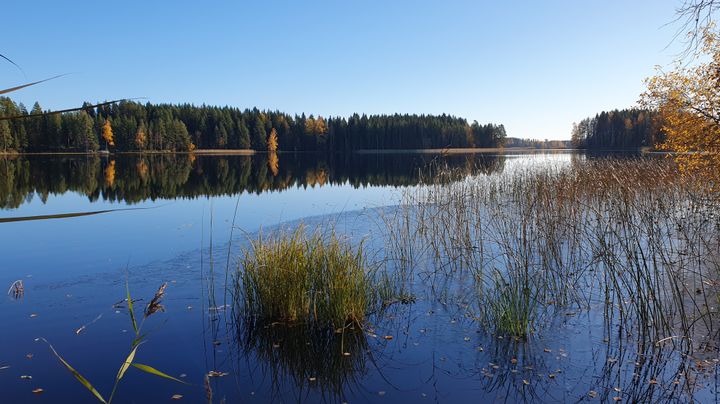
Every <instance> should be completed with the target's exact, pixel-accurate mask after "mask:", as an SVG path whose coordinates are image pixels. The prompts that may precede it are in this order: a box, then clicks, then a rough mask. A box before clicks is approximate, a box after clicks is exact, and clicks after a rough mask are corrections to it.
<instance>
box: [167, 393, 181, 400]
mask: <svg viewBox="0 0 720 404" xmlns="http://www.w3.org/2000/svg"><path fill="white" fill-rule="evenodd" d="M182 398H183V396H182V394H173V396H172V397H170V399H172V400H182Z"/></svg>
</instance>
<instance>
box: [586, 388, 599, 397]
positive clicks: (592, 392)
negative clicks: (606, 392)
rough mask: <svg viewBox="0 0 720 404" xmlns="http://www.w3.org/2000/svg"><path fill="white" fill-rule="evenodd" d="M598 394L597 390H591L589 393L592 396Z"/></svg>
mask: <svg viewBox="0 0 720 404" xmlns="http://www.w3.org/2000/svg"><path fill="white" fill-rule="evenodd" d="M597 395H598V393H597V391H595V390H590V392H589V393H588V396H590V397H592V398H595V397H597Z"/></svg>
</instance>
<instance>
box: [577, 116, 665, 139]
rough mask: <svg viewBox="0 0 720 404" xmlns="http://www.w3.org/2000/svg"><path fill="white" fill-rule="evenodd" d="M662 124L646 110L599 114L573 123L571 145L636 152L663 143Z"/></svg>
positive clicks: (658, 118) (657, 117)
mask: <svg viewBox="0 0 720 404" xmlns="http://www.w3.org/2000/svg"><path fill="white" fill-rule="evenodd" d="M661 128H662V122H661V119H660V116H659V114H658V113H657V112H655V111H653V110H649V109H637V108H632V109H622V110H617V109H616V110H613V111H602V112H600V113H599V114H597V115H595V116H594V117H589V118H585V119H583V120H581V121H580V122H578V123H573V128H572V133H571V142H572V145H573V147H576V148H579V149H639V148H641V147H655V146H656V145H658V144H660V143H662V142H663V141H664V136H663V133H662V131H661Z"/></svg>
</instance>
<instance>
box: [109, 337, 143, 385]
mask: <svg viewBox="0 0 720 404" xmlns="http://www.w3.org/2000/svg"><path fill="white" fill-rule="evenodd" d="M138 348H140V345H136V346H135V348H133V350H132V351H130V355H128V357H127V359H125V362H123V364H122V366H120V370H118V374H117V377H116V378H115V380H118V381H119V380H120V379H122V378H123V376H125V372H127V370H128V368H130V365H132V361H133V360H134V359H135V353H136V352H137V350H138Z"/></svg>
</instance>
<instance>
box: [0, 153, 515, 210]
mask: <svg viewBox="0 0 720 404" xmlns="http://www.w3.org/2000/svg"><path fill="white" fill-rule="evenodd" d="M273 155H274V154H273V153H260V154H256V155H254V156H203V155H195V154H127V155H111V156H101V155H88V156H57V157H56V156H53V157H47V156H32V155H30V156H7V157H1V158H0V172H2V173H3V175H0V208H2V209H12V208H17V207H19V206H21V205H22V204H24V203H28V202H30V201H31V200H32V199H33V198H40V200H42V201H43V202H44V201H46V200H47V198H48V197H49V196H50V195H53V194H64V193H66V192H74V193H78V194H81V195H85V196H87V198H88V199H89V200H90V201H96V200H108V201H122V202H124V203H128V204H132V203H137V202H141V201H144V200H155V199H159V198H160V199H175V198H201V197H208V196H229V195H237V194H240V193H255V194H260V193H263V192H268V191H282V190H285V189H288V188H295V187H315V186H324V185H331V184H335V185H337V184H349V185H351V186H352V187H355V188H359V187H367V186H410V185H416V184H419V183H421V182H422V181H423V180H426V179H427V178H432V177H433V175H432V174H433V172H434V170H435V169H436V165H437V164H441V165H440V166H439V167H437V169H440V168H442V167H445V166H447V167H448V168H450V169H453V170H457V172H459V173H463V174H465V175H469V174H491V173H494V172H502V170H503V168H504V163H505V158H504V157H503V156H496V155H493V156H491V155H480V154H478V155H460V154H450V155H448V156H445V157H443V158H442V159H441V160H439V161H438V160H437V156H436V155H432V154H424V153H418V154H398V155H395V154H393V155H390V154H351V155H342V154H339V153H335V154H329V155H324V156H318V155H317V154H309V153H287V154H282V155H280V156H279V161H277V160H276V161H275V162H273V161H272V158H273ZM276 157H277V156H276ZM444 178H445V177H443V179H444Z"/></svg>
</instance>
